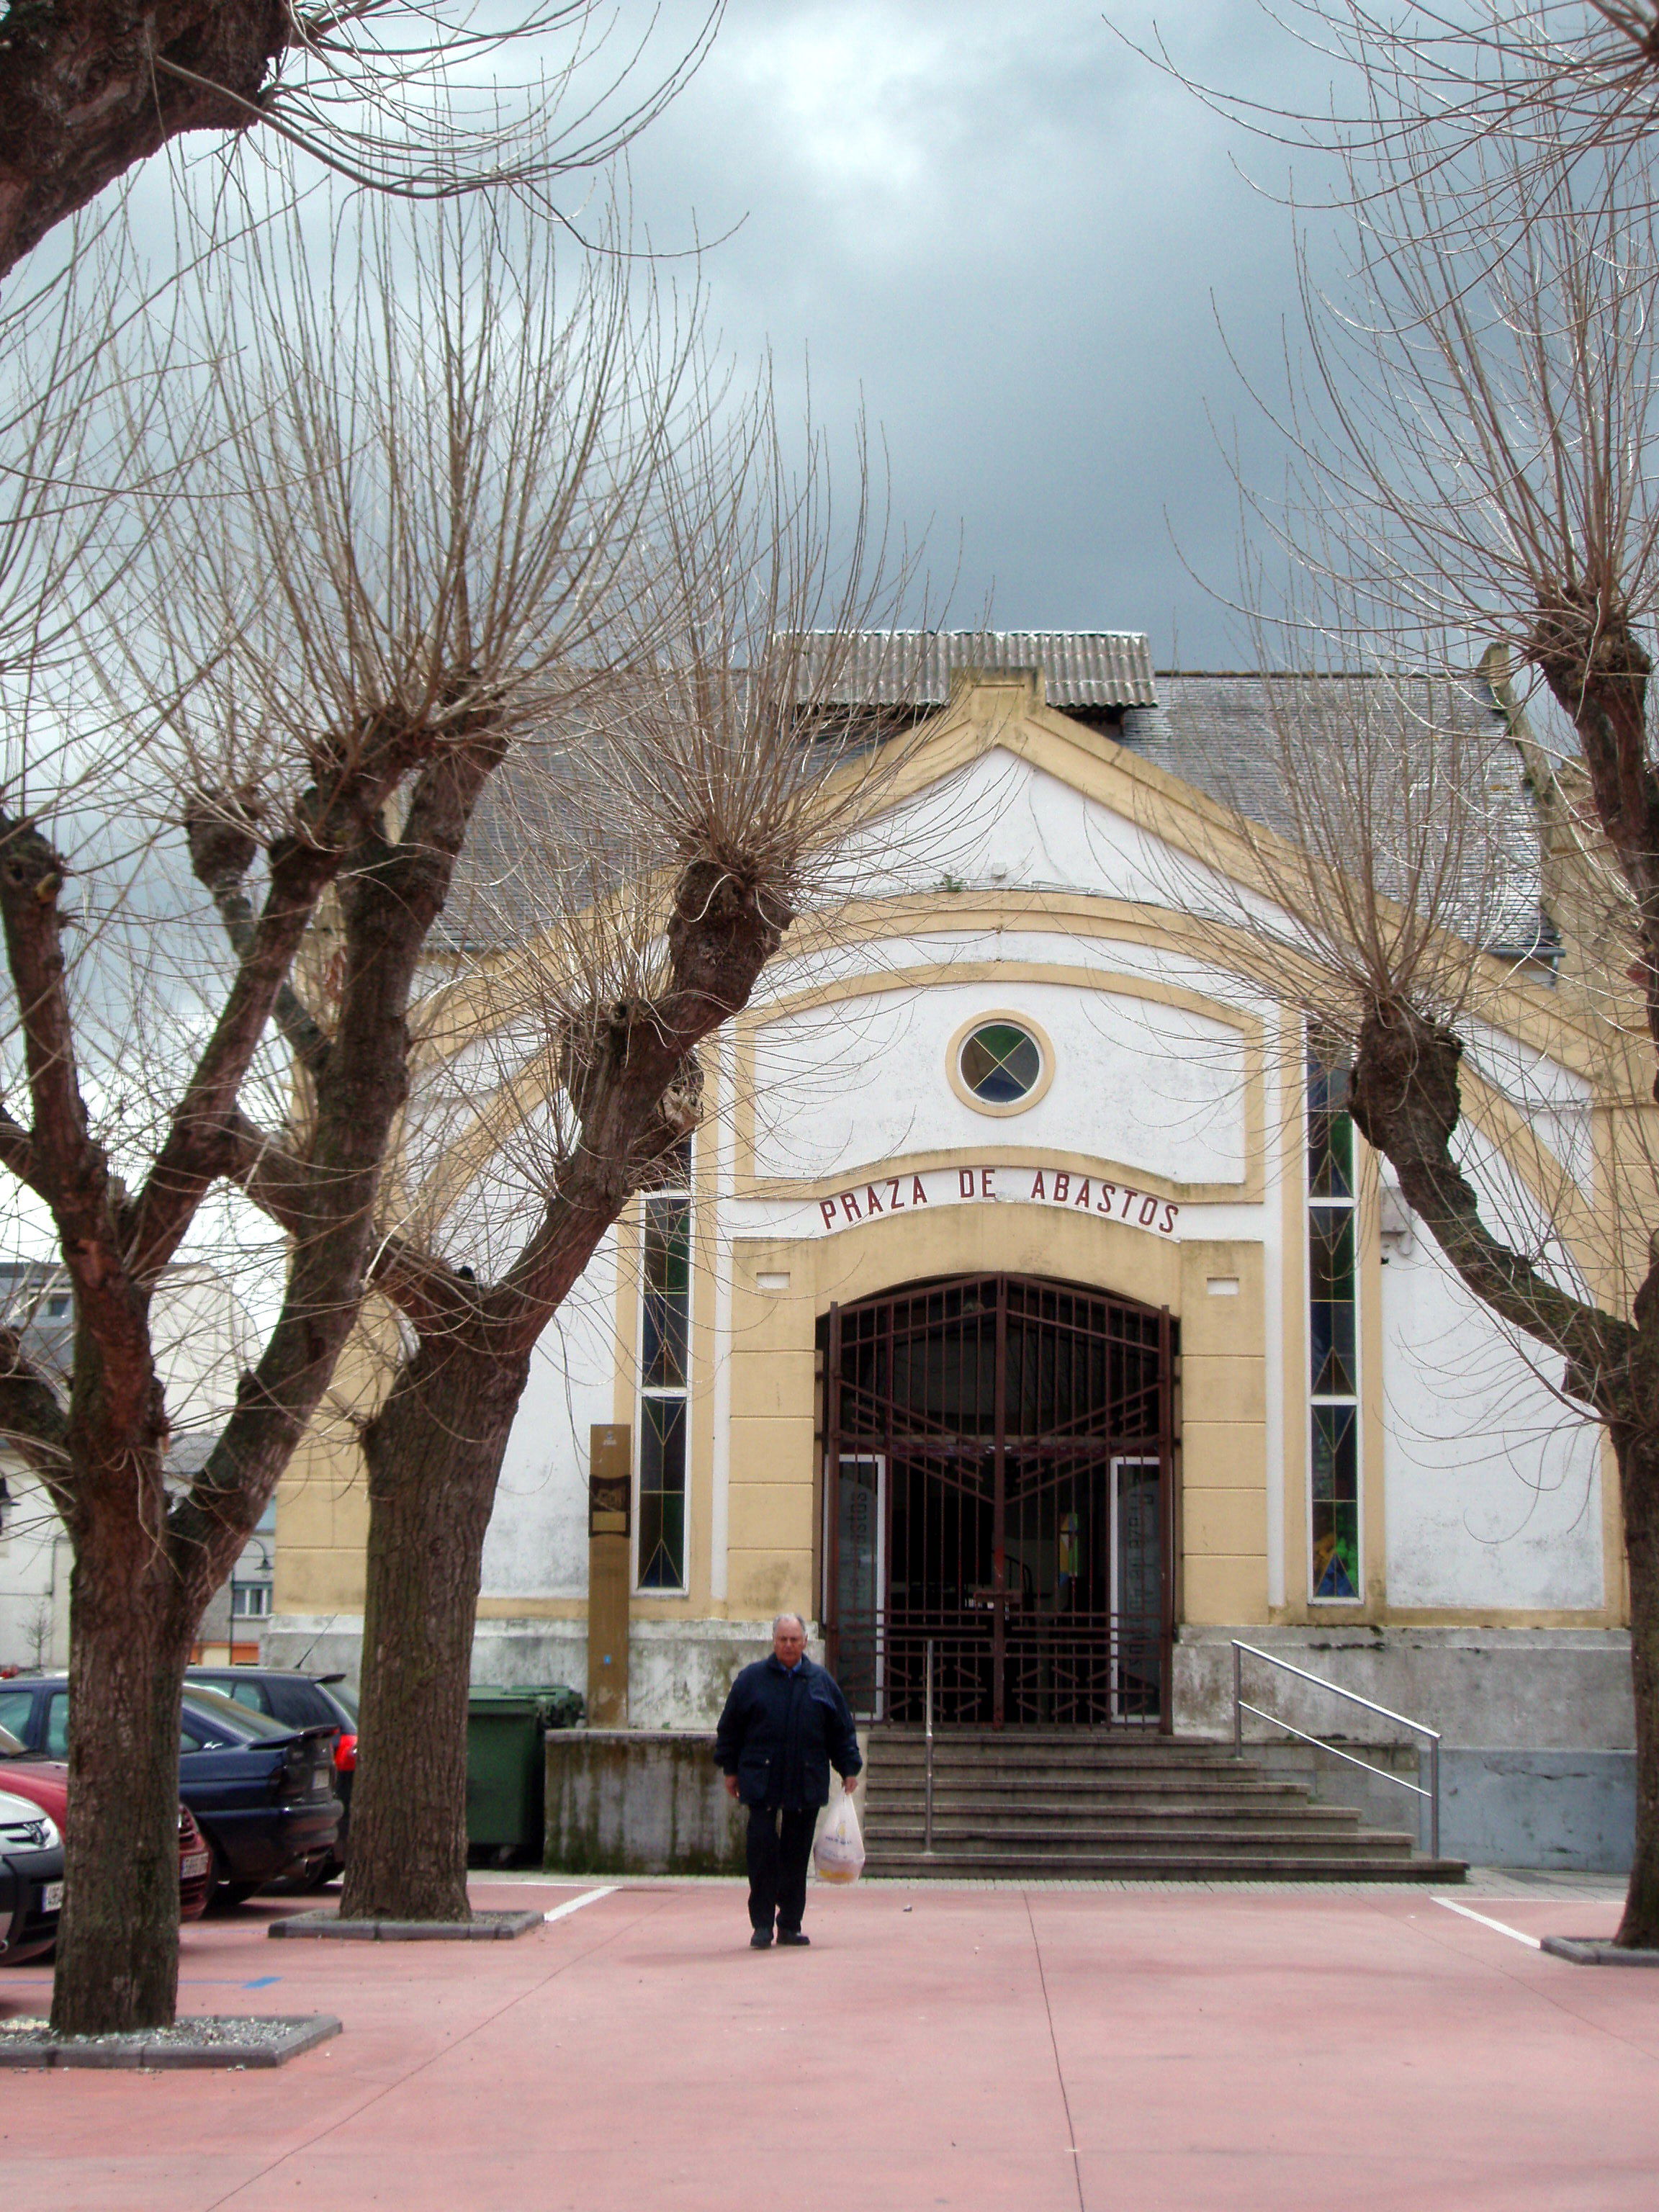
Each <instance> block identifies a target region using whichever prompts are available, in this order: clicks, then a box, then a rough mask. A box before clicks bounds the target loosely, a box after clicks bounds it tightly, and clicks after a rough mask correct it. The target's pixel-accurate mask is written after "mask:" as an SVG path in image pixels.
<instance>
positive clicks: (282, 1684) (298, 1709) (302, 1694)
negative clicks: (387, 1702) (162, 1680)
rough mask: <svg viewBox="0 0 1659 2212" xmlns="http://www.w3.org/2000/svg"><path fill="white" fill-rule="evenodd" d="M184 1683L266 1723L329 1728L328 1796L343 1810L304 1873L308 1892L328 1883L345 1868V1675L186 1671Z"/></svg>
mask: <svg viewBox="0 0 1659 2212" xmlns="http://www.w3.org/2000/svg"><path fill="white" fill-rule="evenodd" d="M185 1679H186V1680H188V1681H191V1682H202V1683H204V1684H206V1685H207V1686H209V1687H210V1688H211V1689H215V1690H217V1691H218V1692H220V1694H221V1695H222V1696H223V1697H227V1698H230V1699H234V1701H235V1703H236V1704H237V1705H247V1706H249V1707H250V1708H251V1709H252V1711H254V1712H258V1713H269V1714H270V1717H271V1718H272V1720H277V1721H286V1722H288V1723H289V1726H290V1727H293V1728H323V1727H326V1728H331V1729H333V1731H334V1794H335V1796H337V1798H338V1799H339V1801H340V1803H341V1805H342V1807H343V1811H342V1813H341V1814H340V1834H339V1839H338V1841H337V1843H336V1844H335V1846H334V1849H333V1850H331V1852H330V1853H329V1854H328V1856H327V1857H325V1858H324V1859H323V1860H321V1861H320V1863H318V1864H317V1865H315V1866H313V1867H311V1868H309V1869H307V1875H306V1881H307V1887H309V1888H312V1889H320V1888H322V1887H323V1886H324V1884H325V1883H326V1882H330V1881H333V1880H334V1879H335V1877H336V1876H337V1875H339V1874H340V1873H341V1872H342V1871H343V1869H344V1866H345V1855H346V1842H347V1838H348V1837H349V1835H350V1832H351V1784H352V1779H353V1777H354V1776H355V1775H356V1771H357V1702H356V1699H355V1698H354V1697H353V1696H352V1694H351V1692H350V1691H349V1689H348V1688H347V1687H346V1686H345V1676H344V1675H343V1674H295V1673H293V1672H291V1671H290V1670H289V1668H284V1667H192V1668H191V1670H190V1673H189V1674H188V1675H187V1676H186V1677H185Z"/></svg>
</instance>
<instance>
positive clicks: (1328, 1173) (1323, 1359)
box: [1308, 1044, 1363, 1605]
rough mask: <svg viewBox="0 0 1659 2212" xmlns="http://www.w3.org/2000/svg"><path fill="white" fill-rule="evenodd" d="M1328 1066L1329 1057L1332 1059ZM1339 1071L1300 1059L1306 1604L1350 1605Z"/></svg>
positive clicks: (1348, 1352) (1349, 1373) (1348, 1381)
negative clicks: (1304, 1073)
mask: <svg viewBox="0 0 1659 2212" xmlns="http://www.w3.org/2000/svg"><path fill="white" fill-rule="evenodd" d="M1331 1056H1332V1057H1334V1054H1333V1055H1331ZM1347 1097H1348V1077H1347V1070H1346V1067H1345V1066H1328V1065H1327V1064H1326V1055H1325V1054H1322V1052H1321V1050H1320V1048H1318V1046H1317V1045H1316V1044H1313V1045H1310V1049H1309V1054H1308V1350H1309V1378H1308V1379H1309V1396H1310V1400H1311V1407H1310V1449H1309V1462H1308V1464H1309V1491H1310V1497H1309V1519H1310V1531H1309V1533H1310V1545H1311V1556H1310V1588H1309V1595H1310V1597H1312V1598H1313V1599H1314V1600H1315V1601H1325V1602H1327V1603H1328V1602H1330V1601H1337V1602H1340V1603H1346V1604H1349V1605H1352V1604H1353V1603H1355V1602H1356V1601H1358V1596H1359V1593H1360V1590H1361V1588H1362V1587H1363V1585H1362V1583H1361V1581H1360V1560H1359V1364H1358V1276H1357V1273H1356V1269H1355V1256H1356V1255H1355V1249H1354V1244H1355V1227H1356V1223H1355V1218H1354V1172H1353V1123H1352V1121H1351V1120H1350V1119H1349V1117H1348V1113H1347Z"/></svg>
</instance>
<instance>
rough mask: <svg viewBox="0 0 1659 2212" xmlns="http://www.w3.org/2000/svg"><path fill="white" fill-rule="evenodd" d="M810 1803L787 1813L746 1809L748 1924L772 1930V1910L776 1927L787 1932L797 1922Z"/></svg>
mask: <svg viewBox="0 0 1659 2212" xmlns="http://www.w3.org/2000/svg"><path fill="white" fill-rule="evenodd" d="M817 1819H818V1808H817V1806H816V1805H807V1806H804V1807H802V1808H800V1809H799V1811H796V1812H793V1813H781V1812H780V1811H779V1810H778V1809H777V1808H776V1806H770V1807H769V1806H765V1805H751V1806H750V1808H749V1843H748V1857H749V1922H750V1926H751V1927H752V1928H755V1929H763V1930H764V1931H765V1933H766V1934H767V1935H770V1934H771V1933H772V1916H773V1914H774V1913H775V1914H776V1915H777V1922H778V1925H779V1927H780V1928H782V1929H787V1930H788V1932H789V1933H790V1934H791V1935H793V1934H794V1932H795V1930H796V1929H798V1928H799V1926H800V1917H801V1915H802V1913H803V1912H805V1910H806V1862H807V1861H808V1859H810V1858H811V1856H812V1831H813V1829H814V1828H815V1827H816V1826H817Z"/></svg>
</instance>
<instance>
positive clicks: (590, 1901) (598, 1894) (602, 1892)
mask: <svg viewBox="0 0 1659 2212" xmlns="http://www.w3.org/2000/svg"><path fill="white" fill-rule="evenodd" d="M616 1893H617V1884H616V1883H615V1882H614V1881H613V1882H611V1883H610V1884H609V1885H608V1886H607V1887H605V1888H604V1889H585V1890H584V1891H583V1892H582V1893H581V1895H580V1897H568V1898H567V1899H565V1901H564V1903H563V1904H562V1905H555V1906H554V1908H553V1910H552V1911H551V1912H544V1913H543V1915H542V1918H543V1919H544V1920H562V1919H563V1918H564V1917H565V1915H566V1913H567V1912H580V1911H581V1909H582V1907H583V1905H597V1904H598V1903H599V1899H601V1898H602V1897H614V1896H615V1895H616Z"/></svg>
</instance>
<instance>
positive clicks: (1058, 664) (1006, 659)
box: [802, 629, 1158, 708]
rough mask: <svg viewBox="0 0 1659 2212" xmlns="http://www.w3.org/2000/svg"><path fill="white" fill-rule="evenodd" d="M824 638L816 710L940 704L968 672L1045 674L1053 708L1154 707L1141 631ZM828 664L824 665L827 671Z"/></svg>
mask: <svg viewBox="0 0 1659 2212" xmlns="http://www.w3.org/2000/svg"><path fill="white" fill-rule="evenodd" d="M819 635H821V636H822V641H823V659H825V660H829V662H830V663H831V664H832V665H831V667H830V668H829V671H828V681H827V683H826V684H824V685H823V688H819V685H818V684H817V683H815V681H814V676H815V674H816V673H817V671H814V669H813V668H812V666H811V661H812V659H813V656H812V655H811V653H810V651H809V653H808V654H807V656H806V658H807V660H808V664H809V665H808V667H807V669H806V670H805V671H803V683H802V696H803V699H808V698H810V699H811V702H812V703H813V704H814V705H816V706H826V707H879V706H899V705H914V706H918V707H936V706H942V705H943V704H944V703H945V701H946V700H947V699H948V698H949V697H950V696H951V678H953V677H955V676H957V675H959V674H960V673H961V672H962V671H963V670H964V669H969V668H983V669H986V670H995V671H1006V670H1010V669H1016V668H1040V669H1041V670H1042V673H1043V676H1044V678H1045V679H1046V681H1047V684H1048V698H1049V701H1050V702H1051V703H1052V704H1053V705H1054V706H1056V707H1060V708H1066V707H1152V706H1155V705H1156V704H1157V702H1158V693H1157V691H1156V690H1155V689H1154V687H1153V684H1152V655H1151V653H1149V652H1148V650H1147V646H1146V638H1145V637H1144V636H1143V635H1141V633H1140V632H1139V631H1138V630H1121V629H954V630H914V629H909V630H906V629H870V630H860V631H857V632H855V633H854V635H852V636H850V637H849V636H847V635H836V634H834V633H815V634H814V635H813V636H812V637H811V638H809V640H808V643H809V646H810V645H811V643H813V642H815V641H816V640H817V637H818V636H819ZM822 665H823V662H822V660H821V661H820V662H819V669H820V670H821V669H822Z"/></svg>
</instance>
